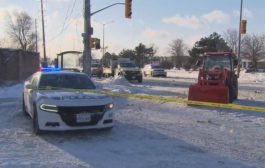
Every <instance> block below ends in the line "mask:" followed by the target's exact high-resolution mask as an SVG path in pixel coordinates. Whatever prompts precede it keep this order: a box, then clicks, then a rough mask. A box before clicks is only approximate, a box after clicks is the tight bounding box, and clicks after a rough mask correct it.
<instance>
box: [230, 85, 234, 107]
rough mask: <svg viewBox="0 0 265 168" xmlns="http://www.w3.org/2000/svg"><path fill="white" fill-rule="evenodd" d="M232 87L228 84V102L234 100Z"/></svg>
mask: <svg viewBox="0 0 265 168" xmlns="http://www.w3.org/2000/svg"><path fill="white" fill-rule="evenodd" d="M234 96H235V95H234V87H233V86H229V103H232V102H233V100H234Z"/></svg>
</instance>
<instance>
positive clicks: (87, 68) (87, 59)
mask: <svg viewBox="0 0 265 168" xmlns="http://www.w3.org/2000/svg"><path fill="white" fill-rule="evenodd" d="M90 13H91V12H90V0H84V33H83V34H82V36H83V43H84V52H83V71H84V72H85V73H86V74H87V75H88V76H91V59H92V57H91V48H90V38H91V35H92V34H93V29H92V27H91V20H90V16H91V15H90Z"/></svg>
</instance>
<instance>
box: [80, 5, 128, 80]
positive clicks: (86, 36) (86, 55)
mask: <svg viewBox="0 0 265 168" xmlns="http://www.w3.org/2000/svg"><path fill="white" fill-rule="evenodd" d="M83 2H84V33H83V34H82V36H83V43H84V51H83V71H84V72H85V73H86V74H88V76H91V60H92V57H91V46H90V39H91V35H92V34H93V28H92V27H91V19H90V18H91V16H93V15H94V14H96V13H98V12H101V11H103V10H105V9H108V8H110V7H112V6H115V5H125V3H114V4H111V5H109V6H106V7H105V8H102V9H100V10H97V11H95V12H93V13H91V9H90V7H91V6H90V0H83Z"/></svg>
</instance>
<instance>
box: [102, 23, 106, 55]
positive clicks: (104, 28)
mask: <svg viewBox="0 0 265 168" xmlns="http://www.w3.org/2000/svg"><path fill="white" fill-rule="evenodd" d="M105 25H106V24H105V23H104V24H103V50H102V52H103V55H102V58H103V57H104V55H105Z"/></svg>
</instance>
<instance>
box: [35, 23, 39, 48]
mask: <svg viewBox="0 0 265 168" xmlns="http://www.w3.org/2000/svg"><path fill="white" fill-rule="evenodd" d="M35 34H36V39H35V40H36V52H38V29H37V19H35Z"/></svg>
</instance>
